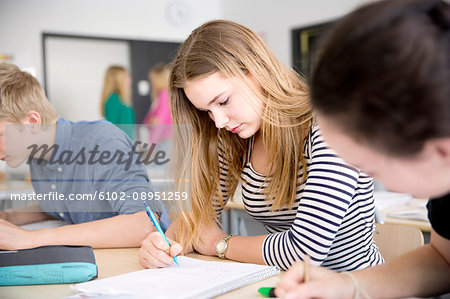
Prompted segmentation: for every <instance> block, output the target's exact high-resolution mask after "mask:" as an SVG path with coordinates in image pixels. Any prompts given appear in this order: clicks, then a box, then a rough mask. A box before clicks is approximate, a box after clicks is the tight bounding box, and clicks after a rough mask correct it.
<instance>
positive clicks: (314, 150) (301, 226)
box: [214, 126, 384, 271]
mask: <svg viewBox="0 0 450 299" xmlns="http://www.w3.org/2000/svg"><path fill="white" fill-rule="evenodd" d="M252 143H253V141H251V142H250V146H249V155H248V157H247V159H246V162H245V167H244V170H243V172H242V174H241V177H242V179H243V183H242V198H243V202H244V206H245V209H246V211H247V212H248V214H249V215H250V216H251V217H253V218H254V219H256V220H257V221H259V222H261V223H262V224H264V226H265V228H266V229H267V231H268V232H269V235H268V236H267V237H266V238H265V240H264V243H263V246H262V254H263V258H264V261H265V262H266V264H268V265H276V266H279V267H280V268H282V269H284V270H286V269H287V268H289V267H290V265H292V264H293V263H294V262H296V261H298V260H303V258H304V257H305V255H306V254H307V255H309V256H310V257H311V263H312V264H313V265H321V266H324V267H327V268H329V269H333V270H337V271H352V270H357V269H363V268H366V267H369V266H373V265H377V264H380V263H383V262H384V260H383V258H382V256H381V254H380V253H379V251H378V247H377V246H376V244H375V242H374V241H373V239H372V234H373V231H374V212H375V205H374V199H373V180H372V179H371V178H370V177H368V176H367V175H365V174H363V173H361V172H359V171H358V170H357V169H355V168H354V167H351V166H349V165H348V164H346V163H345V162H344V161H343V160H342V159H340V158H338V157H337V156H336V154H335V152H333V151H332V150H331V149H329V148H328V146H327V145H326V143H325V142H324V141H323V139H322V136H321V135H320V132H319V129H318V128H317V126H314V127H313V129H312V131H311V133H310V136H309V138H308V140H307V142H306V144H305V150H304V155H305V157H306V159H307V168H308V169H307V178H306V181H305V183H303V184H302V185H301V186H299V187H298V190H297V197H296V200H295V203H294V206H293V207H292V208H290V209H287V208H283V209H281V210H279V211H274V212H271V211H270V208H271V205H272V202H268V201H266V200H265V195H264V194H262V193H261V186H262V187H264V186H265V185H267V182H266V183H264V180H265V176H263V175H261V174H259V173H257V172H256V171H255V170H254V169H253V168H252V165H251V162H250V161H251V152H252ZM219 160H220V161H223V159H222V157H221V155H219ZM300 167H301V166H300ZM299 173H301V169H300V172H299ZM226 176H227V171H226V169H225V168H223V167H222V173H221V177H220V179H221V186H222V192H223V193H222V194H223V195H224V196H225V198H226V199H228V197H229V194H228V192H227V190H224V186H225V178H226ZM214 208H215V210H216V212H217V213H220V209H221V208H220V205H219V203H218V202H217V201H215V202H214Z"/></svg>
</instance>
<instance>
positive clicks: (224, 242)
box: [216, 235, 233, 259]
mask: <svg viewBox="0 0 450 299" xmlns="http://www.w3.org/2000/svg"><path fill="white" fill-rule="evenodd" d="M232 236H233V235H228V236H226V237H225V238H223V239H221V240H220V241H219V242H217V244H216V252H217V256H218V257H220V258H222V259H225V258H226V257H225V254H226V253H227V250H228V241H229V240H230V239H231V237H232Z"/></svg>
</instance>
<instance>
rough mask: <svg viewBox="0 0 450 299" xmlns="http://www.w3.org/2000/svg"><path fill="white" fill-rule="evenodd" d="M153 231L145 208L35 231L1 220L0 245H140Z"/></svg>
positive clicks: (103, 246) (104, 246) (26, 246)
mask: <svg viewBox="0 0 450 299" xmlns="http://www.w3.org/2000/svg"><path fill="white" fill-rule="evenodd" d="M154 230H155V229H154V227H153V225H152V224H151V222H150V219H149V218H148V216H147V214H146V213H145V211H141V212H138V213H135V214H122V215H118V216H114V217H111V218H106V219H102V220H97V221H91V222H85V223H80V224H72V225H65V226H61V227H56V228H48V229H40V230H35V231H29V230H24V229H21V228H19V227H17V226H15V225H13V224H11V223H8V222H7V221H0V248H2V249H10V250H12V249H21V248H32V247H37V246H44V245H61V244H64V245H90V246H92V247H94V248H114V247H139V246H140V245H141V242H142V240H144V238H145V237H146V236H147V235H148V234H149V233H150V232H152V231H154Z"/></svg>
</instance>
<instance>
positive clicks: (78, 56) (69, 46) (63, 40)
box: [44, 36, 130, 121]
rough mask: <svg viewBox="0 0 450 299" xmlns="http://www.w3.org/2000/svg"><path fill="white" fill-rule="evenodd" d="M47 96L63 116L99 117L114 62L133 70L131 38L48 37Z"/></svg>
mask: <svg viewBox="0 0 450 299" xmlns="http://www.w3.org/2000/svg"><path fill="white" fill-rule="evenodd" d="M44 42H45V44H44V46H45V55H46V59H45V61H46V65H45V67H46V87H47V96H48V98H49V100H50V102H51V103H52V104H53V106H54V107H55V109H56V111H57V113H58V115H59V116H60V117H63V118H66V119H68V120H71V121H80V120H96V119H100V118H102V116H101V114H100V108H99V107H100V96H101V91H102V88H103V80H104V75H105V72H106V69H107V68H108V67H109V66H110V65H112V64H118V65H122V66H124V67H125V68H127V69H128V70H130V67H129V65H130V50H129V43H128V42H127V41H120V40H117V41H116V40H101V39H89V38H77V37H60V36H47V37H46V38H45V40H44Z"/></svg>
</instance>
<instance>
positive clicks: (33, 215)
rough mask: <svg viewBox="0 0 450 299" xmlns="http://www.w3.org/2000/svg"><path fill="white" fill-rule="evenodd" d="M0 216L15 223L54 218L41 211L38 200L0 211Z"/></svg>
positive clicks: (20, 223) (22, 223) (21, 223)
mask: <svg viewBox="0 0 450 299" xmlns="http://www.w3.org/2000/svg"><path fill="white" fill-rule="evenodd" d="M0 218H3V219H5V220H7V221H9V222H11V223H13V224H16V225H24V224H28V223H33V222H39V221H44V220H54V219H56V218H54V217H52V216H50V215H48V214H47V213H45V212H44V211H42V209H41V205H40V204H39V203H38V202H37V203H34V204H31V205H27V206H24V207H20V208H15V209H8V210H4V211H0Z"/></svg>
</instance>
